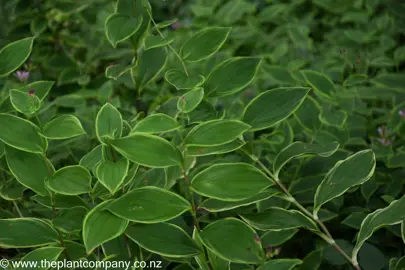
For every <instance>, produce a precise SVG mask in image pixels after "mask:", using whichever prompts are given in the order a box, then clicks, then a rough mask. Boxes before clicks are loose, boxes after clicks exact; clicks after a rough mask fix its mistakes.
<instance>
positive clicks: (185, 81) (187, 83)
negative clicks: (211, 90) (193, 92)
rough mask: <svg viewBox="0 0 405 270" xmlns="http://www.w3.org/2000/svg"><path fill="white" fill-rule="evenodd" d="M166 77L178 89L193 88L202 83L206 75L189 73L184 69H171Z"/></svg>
mask: <svg viewBox="0 0 405 270" xmlns="http://www.w3.org/2000/svg"><path fill="white" fill-rule="evenodd" d="M165 79H166V81H167V82H168V83H170V84H171V85H173V86H174V87H175V88H176V89H177V90H188V89H193V88H195V87H198V86H200V85H202V84H203V83H204V81H205V77H204V76H202V75H190V74H189V75H187V74H185V73H184V71H182V70H178V69H171V70H168V71H167V72H166V73H165Z"/></svg>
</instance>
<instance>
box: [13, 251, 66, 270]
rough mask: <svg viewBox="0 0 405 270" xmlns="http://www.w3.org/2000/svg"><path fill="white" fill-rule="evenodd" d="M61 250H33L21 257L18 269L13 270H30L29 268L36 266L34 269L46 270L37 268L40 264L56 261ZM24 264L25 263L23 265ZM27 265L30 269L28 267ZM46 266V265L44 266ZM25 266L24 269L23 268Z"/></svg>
mask: <svg viewBox="0 0 405 270" xmlns="http://www.w3.org/2000/svg"><path fill="white" fill-rule="evenodd" d="M62 251H63V248H61V247H42V248H38V249H35V250H33V251H31V252H30V253H28V254H27V255H25V256H24V257H22V259H21V260H19V261H20V265H21V266H20V267H16V268H14V269H15V270H29V269H32V268H31V266H32V265H34V264H37V267H35V269H40V270H46V269H48V268H49V267H43V268H41V267H38V266H42V265H41V264H42V262H44V261H45V262H53V261H55V262H56V261H57V259H58V257H59V255H60V254H61V253H62ZM24 262H25V263H24ZM28 265H29V266H30V267H28ZM45 265H46V264H45ZM24 266H25V267H24Z"/></svg>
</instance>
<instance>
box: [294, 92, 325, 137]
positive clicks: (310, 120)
mask: <svg viewBox="0 0 405 270" xmlns="http://www.w3.org/2000/svg"><path fill="white" fill-rule="evenodd" d="M320 114H321V106H320V105H319V104H318V102H317V101H316V100H315V99H314V98H312V97H311V96H308V95H307V97H306V98H305V99H304V101H303V102H302V103H301V105H300V107H299V108H298V109H297V110H296V111H295V114H294V116H295V119H296V120H297V121H298V122H299V123H300V124H301V125H302V126H303V127H304V128H305V129H307V130H309V131H317V130H319V129H320V127H321V126H322V123H321V121H320V120H319V115H320Z"/></svg>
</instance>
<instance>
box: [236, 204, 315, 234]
mask: <svg viewBox="0 0 405 270" xmlns="http://www.w3.org/2000/svg"><path fill="white" fill-rule="evenodd" d="M241 217H242V218H243V220H245V221H246V222H247V223H248V224H249V225H250V226H252V227H253V228H255V229H258V230H262V231H267V230H272V231H277V230H278V231H282V230H289V229H297V228H306V229H309V230H313V231H317V230H318V227H317V226H316V224H315V222H313V221H312V220H311V219H309V218H308V217H306V216H305V215H303V214H302V213H301V212H299V211H296V210H285V209H283V208H279V207H271V208H269V209H267V210H266V211H264V212H261V213H257V214H244V215H241Z"/></svg>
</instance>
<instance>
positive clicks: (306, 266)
mask: <svg viewBox="0 0 405 270" xmlns="http://www.w3.org/2000/svg"><path fill="white" fill-rule="evenodd" d="M322 258H323V250H322V249H318V250H314V251H312V252H311V253H309V254H308V255H307V256H305V258H304V260H303V262H302V264H301V265H300V266H299V267H298V269H297V270H318V269H319V267H321V263H322Z"/></svg>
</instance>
